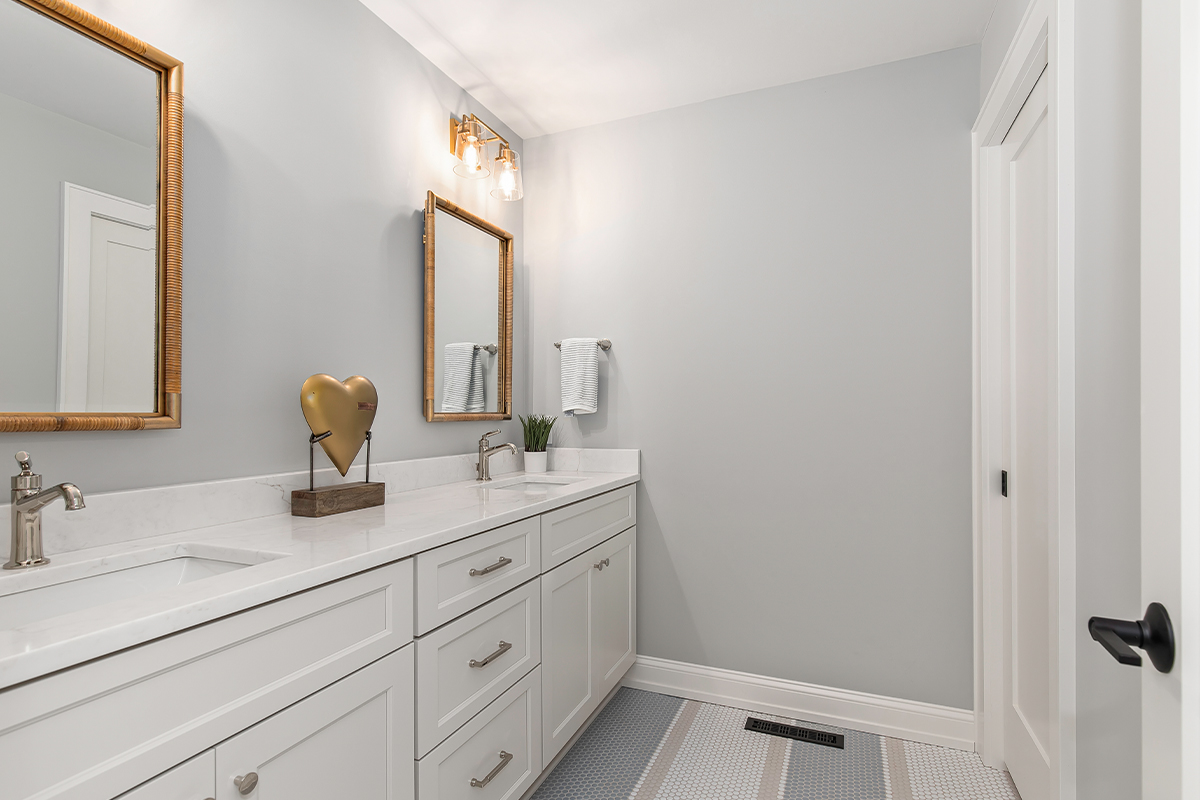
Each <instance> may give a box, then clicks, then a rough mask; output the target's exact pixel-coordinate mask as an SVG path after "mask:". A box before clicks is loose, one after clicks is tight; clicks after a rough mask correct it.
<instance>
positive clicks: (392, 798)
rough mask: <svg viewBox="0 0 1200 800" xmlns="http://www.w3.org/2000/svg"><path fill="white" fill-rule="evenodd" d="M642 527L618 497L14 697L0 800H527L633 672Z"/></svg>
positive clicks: (28, 686) (70, 673)
mask: <svg viewBox="0 0 1200 800" xmlns="http://www.w3.org/2000/svg"><path fill="white" fill-rule="evenodd" d="M472 488H474V487H472ZM509 519H511V517H510V518H509ZM635 521H636V520H635V509H634V487H633V486H624V487H620V488H617V489H613V490H610V491H607V492H604V493H602V494H598V495H594V496H591V497H585V498H584V499H582V500H580V501H579V502H576V503H573V504H570V505H567V506H563V507H561V508H557V509H554V510H552V511H550V512H547V513H545V514H541V515H536V514H535V515H533V516H530V517H527V518H525V519H520V520H517V521H515V522H509V523H508V524H505V525H502V526H500V527H497V528H494V529H492V530H488V531H483V532H481V533H477V534H473V535H470V536H465V537H462V538H459V539H457V540H443V541H448V543H447V544H444V545H441V546H439V547H434V548H430V549H428V550H425V551H422V552H418V553H416V554H415V556H412V557H405V558H401V559H400V560H398V561H394V562H392V563H389V564H385V565H384V566H379V567H375V568H372V569H368V570H366V571H364V572H359V573H357V574H352V575H349V576H348V577H343V578H341V579H338V580H334V581H332V582H328V583H324V584H320V585H316V586H313V587H312V588H307V589H304V588H303V587H304V584H303V583H301V584H299V586H298V587H296V588H298V589H300V590H299V591H296V592H295V593H293V594H290V595H287V596H284V597H280V598H278V599H274V600H271V601H269V602H263V603H262V604H261V605H257V606H253V607H251V608H248V609H246V610H244V611H240V612H238V613H234V614H231V615H229V616H225V617H221V618H219V619H215V620H212V621H209V622H206V623H204V624H198V625H195V626H193V627H190V628H186V629H184V630H179V631H177V632H175V633H171V634H169V635H165V636H162V637H160V638H157V639H152V640H150V641H147V642H145V643H143V644H140V645H137V646H134V647H128V648H126V649H121V650H117V651H116V652H112V653H110V654H108V655H105V656H102V657H99V658H94V659H92V660H90V661H84V662H83V663H80V664H78V665H76V666H72V667H68V668H66V669H60V670H58V671H54V672H50V673H49V674H46V675H43V676H42V677H38V678H35V679H33V680H29V681H25V682H23V683H17V684H15V685H13V686H10V687H9V688H6V689H4V690H0V776H3V779H0V800H33V798H36V799H37V800H242V798H250V799H251V800H328V798H332V797H336V798H353V800H414V798H416V797H418V796H419V797H420V800H452V799H453V798H463V800H518V799H519V798H520V797H521V795H522V794H523V793H524V792H526V791H527V790H528V789H529V787H530V786H532V785H533V783H534V782H535V781H536V780H537V779H538V777H539V776H540V775H541V773H542V771H543V769H544V768H545V765H547V764H549V763H550V762H551V761H552V760H553V759H554V757H555V756H556V755H557V754H558V752H559V751H560V750H561V749H562V747H563V746H564V745H565V744H566V743H567V742H568V741H569V740H570V739H571V737H572V736H573V735H574V734H575V733H576V732H577V731H578V730H579V728H580V727H581V726H582V725H583V724H584V722H586V721H587V719H588V718H589V716H590V715H591V714H592V713H593V712H594V711H595V710H596V709H597V708H598V707H599V704H600V703H601V702H602V701H603V699H604V698H605V697H606V696H607V695H608V694H609V692H610V691H611V690H612V689H613V688H615V686H616V685H617V683H618V682H619V681H620V679H621V677H622V676H623V675H624V674H625V672H626V670H628V668H629V667H630V666H631V665H632V664H633V660H634V655H635V651H634V642H635V629H634V616H635V602H634V592H635V574H636V573H635V540H636V529H635V528H634V523H635ZM409 552H411V551H409ZM260 602H261V601H260Z"/></svg>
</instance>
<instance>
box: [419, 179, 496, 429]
mask: <svg viewBox="0 0 1200 800" xmlns="http://www.w3.org/2000/svg"><path fill="white" fill-rule="evenodd" d="M511 353H512V235H511V234H509V233H507V232H505V231H503V230H501V229H500V228H498V227H496V226H495V225H492V224H491V223H489V222H487V221H486V220H483V219H481V218H479V217H476V216H475V215H474V214H471V213H470V212H467V211H465V210H463V209H461V208H459V207H458V206H456V205H454V204H453V203H451V202H449V201H447V200H444V199H442V198H440V197H437V196H436V195H434V194H433V193H432V192H430V193H429V199H428V201H427V204H426V209H425V417H426V419H428V420H430V421H448V420H469V419H475V420H484V419H509V418H511V408H510V405H511V398H512V378H511V370H512V355H511Z"/></svg>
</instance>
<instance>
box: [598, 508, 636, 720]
mask: <svg viewBox="0 0 1200 800" xmlns="http://www.w3.org/2000/svg"><path fill="white" fill-rule="evenodd" d="M636 532H637V528H630V529H629V530H627V531H625V532H624V533H622V534H619V535H617V536H614V537H613V538H611V539H609V540H608V541H607V542H605V543H604V544H602V545H598V546H597V547H594V548H592V549H591V550H590V551H589V553H591V557H590V558H589V560H590V561H591V563H592V573H591V576H592V598H591V600H592V604H591V622H592V659H593V663H592V676H593V678H594V680H595V681H596V682H597V688H596V696H597V697H598V698H599V699H601V700H603V699H604V698H605V697H607V696H608V693H609V692H611V691H612V690H613V689H615V688H616V686H617V684H618V683H620V681H621V678H622V677H624V675H625V673H626V672H628V671H629V668H630V667H632V666H633V660H634V658H636V656H637V631H636V623H635V619H634V615H635V614H634V612H635V606H634V602H633V594H634V592H635V591H636V580H635V574H636V573H635V570H634V559H635V558H636V550H637V548H636V547H635V542H636Z"/></svg>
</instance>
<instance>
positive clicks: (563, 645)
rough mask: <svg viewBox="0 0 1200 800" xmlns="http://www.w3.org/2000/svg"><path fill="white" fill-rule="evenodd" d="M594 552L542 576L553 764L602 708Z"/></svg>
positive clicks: (545, 747) (545, 696)
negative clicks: (596, 675)
mask: <svg viewBox="0 0 1200 800" xmlns="http://www.w3.org/2000/svg"><path fill="white" fill-rule="evenodd" d="M590 556H591V551H588V552H586V553H582V554H580V555H578V556H576V557H575V558H573V559H571V560H570V561H568V562H567V563H565V564H561V565H559V566H557V567H555V568H554V569H552V570H550V571H549V572H547V573H546V574H545V575H543V576H542V759H543V761H544V762H545V763H547V764H549V763H550V761H551V760H553V758H554V757H555V756H556V755H558V752H559V751H560V750H562V748H563V746H564V745H566V743H567V742H568V741H570V740H571V737H572V736H573V735H574V734H575V731H577V730H579V727H580V726H581V725H583V723H584V722H586V721H587V718H588V716H590V715H591V713H592V711H593V710H594V709H595V708H596V706H597V705H599V703H600V698H599V697H597V696H596V681H595V680H593V679H592V665H593V663H594V661H595V659H594V658H593V657H592V632H591V622H590V618H589V617H590V609H591V603H592V601H591V592H592V588H593V587H592V582H591V577H590V575H589V573H590V572H592V571H593V570H592V562H591V561H589V560H588V559H589V558H590Z"/></svg>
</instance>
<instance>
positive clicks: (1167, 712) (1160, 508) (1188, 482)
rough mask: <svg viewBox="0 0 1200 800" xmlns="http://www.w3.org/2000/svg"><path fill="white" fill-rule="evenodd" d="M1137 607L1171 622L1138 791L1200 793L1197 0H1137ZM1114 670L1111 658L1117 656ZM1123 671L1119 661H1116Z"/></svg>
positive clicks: (1157, 796) (1153, 689) (1147, 685)
mask: <svg viewBox="0 0 1200 800" xmlns="http://www.w3.org/2000/svg"><path fill="white" fill-rule="evenodd" d="M1141 248H1142V249H1141V262H1142V263H1141V400H1142V403H1141V405H1142V425H1141V436H1142V441H1141V461H1142V464H1141V466H1142V491H1141V501H1142V502H1141V505H1142V518H1141V527H1142V530H1141V540H1142V547H1141V557H1142V566H1141V579H1142V606H1143V608H1145V606H1146V605H1148V604H1149V603H1151V602H1159V603H1162V604H1163V605H1164V606H1165V607H1166V609H1167V612H1168V613H1169V614H1170V616H1171V619H1172V622H1173V624H1174V629H1175V641H1176V653H1175V664H1174V667H1173V668H1172V670H1171V671H1170V672H1169V673H1165V674H1164V673H1160V672H1158V671H1157V670H1156V669H1154V668H1153V667H1152V666H1151V665H1150V662H1149V659H1147V658H1144V657H1143V665H1144V666H1143V667H1142V754H1141V757H1142V797H1143V798H1147V799H1149V798H1153V799H1154V800H1181V798H1188V799H1189V800H1190V799H1191V798H1196V797H1200V641H1198V640H1197V639H1196V638H1195V636H1194V635H1189V634H1193V633H1194V631H1195V630H1196V622H1195V621H1196V620H1197V619H1198V618H1200V0H1161V1H1159V0H1156V2H1146V3H1143V4H1142V215H1141ZM1114 667H1115V668H1117V667H1116V665H1114ZM1121 668H1124V667H1121Z"/></svg>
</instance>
